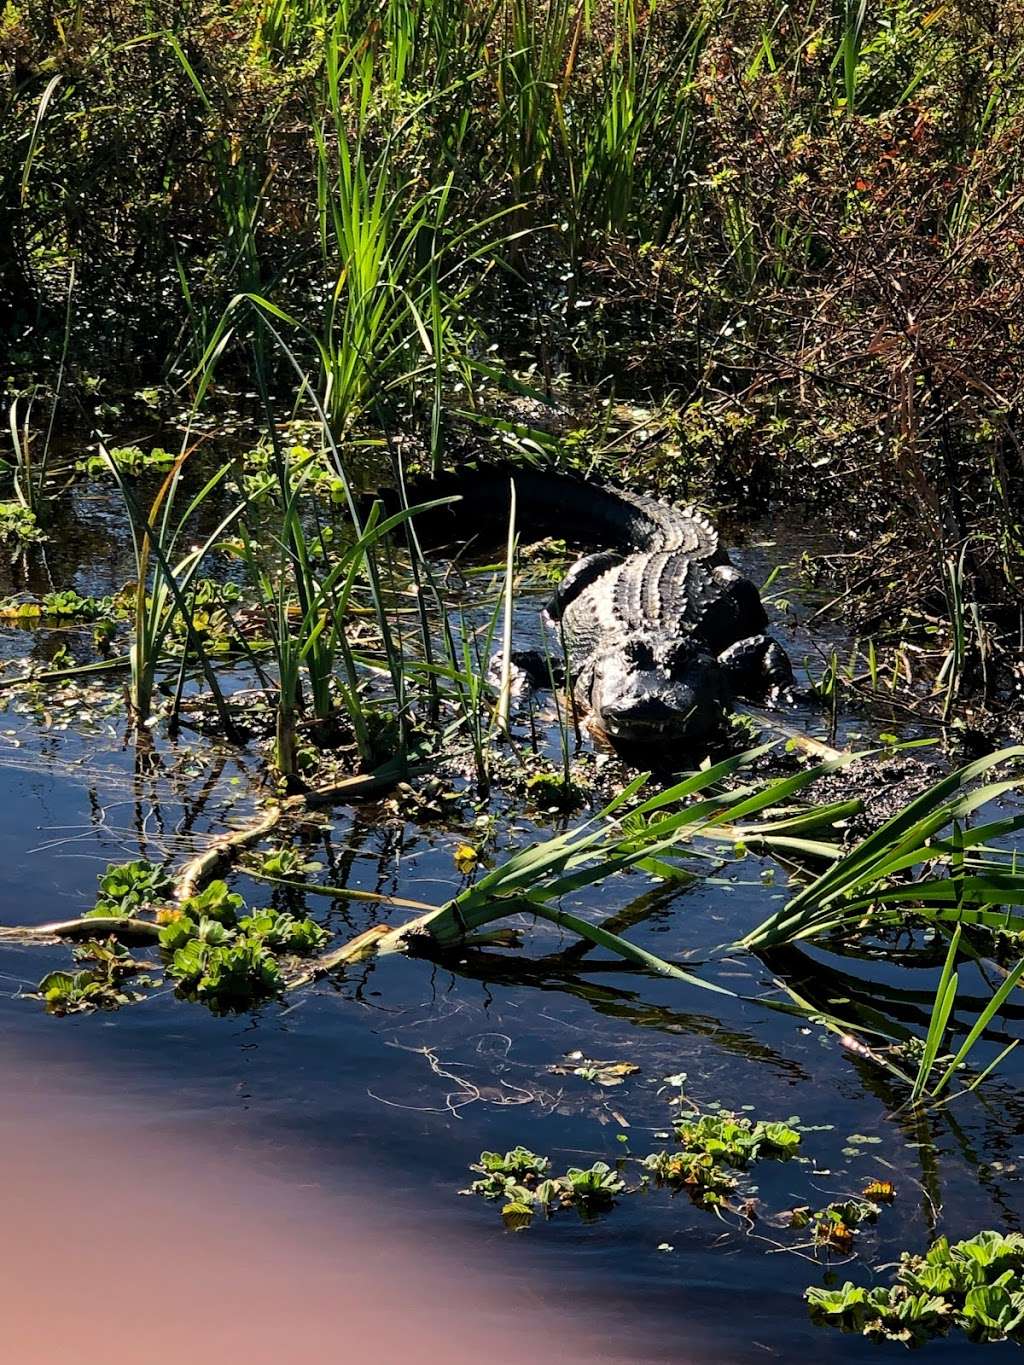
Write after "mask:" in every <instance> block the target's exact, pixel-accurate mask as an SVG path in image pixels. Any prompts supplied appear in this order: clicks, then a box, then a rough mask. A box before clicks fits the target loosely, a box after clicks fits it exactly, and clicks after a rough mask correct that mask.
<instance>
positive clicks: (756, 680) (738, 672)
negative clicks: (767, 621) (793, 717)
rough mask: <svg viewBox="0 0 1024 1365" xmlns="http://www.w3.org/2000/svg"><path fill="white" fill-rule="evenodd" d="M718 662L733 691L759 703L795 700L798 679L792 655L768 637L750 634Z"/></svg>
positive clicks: (723, 654)
mask: <svg viewBox="0 0 1024 1365" xmlns="http://www.w3.org/2000/svg"><path fill="white" fill-rule="evenodd" d="M718 662H719V663H720V664H721V665H722V667H723V668H724V669H725V673H726V677H727V678H728V679H729V683H730V685H731V687H732V690H733V691H734V692H735V693H736V694H737V695H738V696H741V697H750V698H751V699H753V700H757V699H760V698H763V697H767V698H768V699H769V700H770V701H780V700H782V701H792V700H793V688H794V686H795V685H796V679H795V678H794V677H793V667H792V665H791V664H790V662H789V655H788V654H787V653H786V651H785V650H784V649H783V648H782V646H781V645H780V644H777V643H776V641H775V640H772V639H770V638H769V637H768V636H767V635H748V636H747V638H746V639H744V640H737V641H736V643H735V644H733V645H730V646H729V648H728V649H723V650H722V652H721V654H719V656H718Z"/></svg>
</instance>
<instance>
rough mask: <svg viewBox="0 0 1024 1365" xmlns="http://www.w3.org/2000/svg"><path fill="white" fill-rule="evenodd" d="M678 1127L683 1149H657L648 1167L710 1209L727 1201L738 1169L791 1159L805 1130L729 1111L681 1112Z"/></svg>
mask: <svg viewBox="0 0 1024 1365" xmlns="http://www.w3.org/2000/svg"><path fill="white" fill-rule="evenodd" d="M674 1128H675V1136H676V1140H677V1142H678V1143H679V1147H680V1150H679V1151H670V1150H666V1149H662V1150H660V1151H657V1152H652V1153H651V1154H650V1155H649V1156H647V1157H645V1158H644V1161H643V1165H644V1168H645V1170H647V1171H650V1172H651V1173H652V1174H653V1175H654V1177H655V1179H656V1180H657V1181H658V1182H659V1183H660V1184H664V1185H668V1186H670V1187H672V1188H674V1189H685V1190H686V1191H687V1192H688V1193H689V1194H690V1196H691V1197H692V1198H693V1200H694V1202H695V1203H697V1204H700V1205H702V1206H703V1207H705V1208H714V1207H716V1206H721V1205H724V1204H725V1203H727V1201H728V1198H729V1196H730V1195H731V1194H732V1193H733V1191H734V1190H735V1189H736V1188H737V1186H738V1184H739V1181H738V1179H737V1176H736V1172H738V1171H747V1170H749V1169H750V1167H751V1166H752V1165H754V1163H755V1162H757V1161H762V1160H766V1159H769V1160H786V1159H787V1158H788V1157H790V1156H792V1155H794V1154H795V1152H796V1151H797V1149H798V1148H799V1146H800V1134H799V1133H798V1132H797V1131H796V1129H795V1128H790V1127H789V1126H788V1125H787V1124H784V1123H765V1122H762V1121H761V1120H756V1121H755V1120H753V1119H751V1118H748V1117H747V1116H746V1115H736V1114H730V1113H727V1112H718V1113H701V1112H700V1111H695V1112H693V1113H687V1114H680V1115H679V1116H678V1117H677V1118H676V1120H675V1124H674Z"/></svg>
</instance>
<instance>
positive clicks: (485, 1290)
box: [0, 1062, 635, 1365]
mask: <svg viewBox="0 0 1024 1365" xmlns="http://www.w3.org/2000/svg"><path fill="white" fill-rule="evenodd" d="M64 1080H65V1081H66V1082H70V1084H62V1080H61V1077H60V1076H59V1075H58V1074H55V1072H54V1071H53V1069H51V1068H49V1067H47V1066H46V1065H45V1063H42V1062H40V1063H37V1064H36V1066H34V1067H32V1073H31V1080H29V1081H26V1071H25V1069H23V1067H21V1066H18V1067H17V1069H16V1070H15V1067H14V1065H13V1064H11V1063H10V1062H8V1063H6V1064H4V1065H2V1066H0V1086H2V1087H3V1088H2V1091H0V1093H2V1095H3V1097H4V1098H3V1101H2V1107H0V1143H2V1146H0V1151H2V1152H3V1163H4V1171H5V1173H6V1174H5V1179H4V1214H3V1231H4V1247H5V1255H4V1267H3V1276H2V1288H0V1324H2V1326H0V1340H2V1342H3V1359H4V1361H9V1362H11V1365H58V1362H59V1365H86V1362H89V1363H90V1365H91V1362H94V1361H103V1362H104V1365H143V1363H144V1365H181V1362H183V1361H186V1362H187V1361H191V1360H197V1361H199V1360H202V1361H217V1362H223V1365H264V1362H266V1365H270V1362H274V1365H290V1362H293V1361H298V1360H301V1359H304V1358H306V1357H308V1358H310V1359H313V1360H316V1361H320V1362H325V1363H330V1365H333V1362H359V1361H382V1362H391V1361H401V1362H403V1365H420V1363H422V1365H429V1363H431V1362H435V1361H437V1362H441V1361H443V1362H446V1365H453V1363H457V1362H462V1361H467V1362H468V1361H472V1362H474V1365H479V1362H480V1361H481V1360H483V1361H487V1362H515V1361H530V1362H545V1361H556V1360H557V1361H558V1362H560V1365H570V1362H575V1361H608V1360H625V1359H628V1358H629V1355H628V1351H623V1352H622V1353H621V1354H620V1352H619V1351H618V1350H616V1349H614V1348H611V1349H609V1345H608V1342H607V1340H606V1341H605V1342H600V1341H599V1340H595V1336H596V1334H597V1328H596V1325H594V1324H593V1322H592V1326H591V1327H590V1328H589V1329H584V1328H581V1325H580V1324H579V1323H578V1322H577V1321H576V1320H575V1319H574V1317H573V1316H572V1313H571V1311H570V1310H568V1309H567V1310H565V1311H563V1310H562V1309H560V1308H559V1307H558V1306H556V1305H553V1304H551V1303H550V1302H549V1303H547V1304H545V1303H543V1302H541V1301H540V1299H539V1296H538V1298H534V1297H533V1296H532V1295H531V1293H530V1292H529V1291H528V1290H527V1289H526V1288H525V1286H524V1282H523V1279H522V1278H521V1277H520V1276H521V1275H522V1273H523V1271H522V1268H520V1274H519V1275H517V1276H516V1278H515V1279H514V1280H513V1281H512V1282H506V1283H505V1285H504V1287H503V1284H502V1278H501V1273H500V1265H499V1260H500V1253H501V1250H502V1249H501V1248H500V1246H499V1247H496V1248H494V1249H493V1250H494V1251H495V1252H496V1253H497V1255H495V1256H491V1249H490V1248H489V1247H488V1246H487V1245H481V1239H480V1237H479V1230H477V1237H476V1240H475V1241H470V1239H469V1238H468V1237H467V1240H466V1242H465V1243H464V1245H462V1246H461V1247H460V1246H458V1245H452V1244H447V1245H446V1244H444V1243H442V1242H441V1241H440V1240H439V1239H438V1237H437V1236H436V1235H432V1231H431V1227H430V1225H429V1223H428V1221H427V1220H426V1218H425V1217H423V1218H418V1217H417V1216H416V1214H415V1212H414V1211H412V1210H409V1209H407V1208H406V1209H401V1208H400V1209H397V1210H395V1209H393V1208H389V1201H388V1199H387V1197H386V1190H383V1191H382V1195H383V1197H382V1199H381V1200H380V1202H379V1204H378V1203H377V1202H376V1201H375V1200H374V1199H373V1197H372V1190H371V1189H369V1188H368V1187H367V1185H366V1184H365V1183H364V1185H363V1186H362V1187H361V1190H360V1192H358V1193H356V1194H346V1193H345V1192H343V1191H340V1192H339V1190H337V1189H332V1188H330V1187H328V1188H319V1187H318V1186H316V1185H311V1184H304V1183H302V1182H303V1181H309V1180H314V1181H315V1179H316V1163H315V1160H312V1159H309V1158H303V1155H302V1154H301V1153H299V1152H294V1151H293V1152H288V1151H287V1150H285V1151H284V1152H283V1153H282V1154H281V1155H280V1156H279V1157H276V1156H271V1157H269V1158H268V1156H267V1154H266V1153H264V1152H261V1151H260V1150H259V1149H258V1148H247V1147H246V1145H245V1142H244V1138H243V1141H242V1143H240V1144H239V1145H235V1138H234V1137H231V1136H229V1135H228V1134H227V1133H225V1131H224V1130H223V1129H221V1128H219V1127H218V1128H211V1127H210V1126H209V1123H208V1121H207V1122H206V1123H204V1116H203V1115H202V1114H201V1113H196V1112H193V1113H192V1114H191V1115H184V1114H183V1115H181V1117H180V1118H175V1119H174V1120H173V1121H167V1120H166V1118H165V1117H163V1116H161V1118H160V1119H159V1120H157V1121H154V1120H153V1119H152V1117H151V1115H150V1114H149V1111H148V1109H146V1108H145V1107H144V1106H143V1105H142V1103H141V1101H140V1102H139V1103H138V1105H137V1107H133V1105H132V1102H131V1101H126V1100H125V1098H124V1096H123V1094H122V1095H120V1096H118V1095H117V1094H116V1093H111V1094H109V1095H104V1094H103V1090H102V1083H101V1084H100V1087H99V1089H98V1090H97V1091H96V1092H95V1093H92V1094H90V1092H89V1078H87V1077H86V1076H84V1075H83V1074H82V1073H80V1072H79V1073H76V1074H75V1075H74V1076H73V1077H72V1076H71V1075H70V1074H68V1075H66V1076H65V1078H64ZM70 1090H73V1091H75V1092H77V1094H73V1095H72V1094H69V1091H70ZM168 1098H169V1100H170V1103H171V1104H172V1105H173V1096H171V1097H168ZM204 1127H205V1131H206V1133H207V1134H208V1136H204ZM236 1136H237V1134H236ZM489 1257H490V1260H491V1263H490V1264H488V1261H489ZM548 1288H549V1289H550V1290H552V1291H553V1292H554V1293H557V1286H548ZM634 1359H635V1357H634Z"/></svg>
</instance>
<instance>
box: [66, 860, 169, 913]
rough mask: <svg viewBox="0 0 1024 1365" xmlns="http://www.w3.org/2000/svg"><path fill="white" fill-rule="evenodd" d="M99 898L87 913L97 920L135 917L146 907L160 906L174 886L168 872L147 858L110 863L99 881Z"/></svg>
mask: <svg viewBox="0 0 1024 1365" xmlns="http://www.w3.org/2000/svg"><path fill="white" fill-rule="evenodd" d="M99 884H100V887H99V892H100V893H99V896H98V897H97V900H96V904H95V906H94V907H93V909H92V910H90V911H88V912H87V913H88V914H89V915H91V916H96V917H97V918H103V917H106V916H120V915H132V914H134V913H135V911H136V910H139V909H141V908H142V907H144V906H151V905H156V904H159V902H160V901H162V900H164V899H166V897H167V896H168V895H169V894H170V891H171V889H172V887H173V885H174V883H173V882H172V880H171V878H170V876H169V875H168V874H167V872H166V870H165V869H164V868H162V867H158V866H157V865H156V864H155V863H151V862H149V861H148V860H147V859H145V858H139V859H137V860H136V861H135V862H131V863H111V864H110V865H109V867H108V868H107V870H106V871H105V872H103V873H102V874H101V875H100V878H99Z"/></svg>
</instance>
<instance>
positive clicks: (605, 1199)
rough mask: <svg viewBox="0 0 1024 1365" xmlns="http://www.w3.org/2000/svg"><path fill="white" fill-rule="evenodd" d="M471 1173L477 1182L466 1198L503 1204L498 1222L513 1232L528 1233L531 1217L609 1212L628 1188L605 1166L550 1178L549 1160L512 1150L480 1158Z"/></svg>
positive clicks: (572, 1169) (576, 1168)
mask: <svg viewBox="0 0 1024 1365" xmlns="http://www.w3.org/2000/svg"><path fill="white" fill-rule="evenodd" d="M470 1170H472V1171H477V1172H478V1173H479V1178H478V1179H476V1180H474V1181H473V1183H472V1185H470V1187H469V1189H468V1190H466V1191H464V1193H466V1194H478V1195H481V1196H482V1197H483V1198H484V1199H500V1200H502V1201H503V1204H502V1210H501V1213H502V1219H503V1220H504V1222H505V1225H506V1227H508V1228H510V1229H513V1230H515V1231H519V1230H521V1229H522V1228H524V1227H527V1226H528V1225H529V1223H530V1221H531V1220H532V1218H533V1216H534V1214H535V1213H544V1214H547V1215H550V1214H552V1213H554V1212H555V1211H556V1210H557V1209H567V1208H574V1209H576V1211H577V1212H578V1213H579V1215H580V1217H582V1218H585V1219H586V1218H591V1217H593V1216H594V1215H595V1214H597V1213H599V1212H601V1211H603V1210H606V1209H609V1208H610V1207H611V1206H612V1204H613V1203H614V1202H615V1198H616V1196H617V1195H619V1194H621V1193H622V1192H623V1190H624V1189H625V1188H626V1182H625V1181H624V1180H623V1179H622V1176H621V1174H620V1173H619V1171H618V1170H616V1169H613V1168H612V1167H611V1166H609V1165H608V1164H607V1162H604V1161H595V1162H594V1164H593V1165H592V1166H587V1167H581V1166H570V1167H569V1168H568V1170H567V1171H565V1173H564V1174H563V1175H560V1176H553V1175H551V1174H550V1172H551V1162H550V1160H549V1159H548V1158H547V1157H544V1156H538V1155H537V1154H536V1153H535V1152H531V1151H530V1150H529V1149H528V1148H526V1147H513V1148H512V1150H511V1151H509V1152H506V1153H505V1154H504V1155H502V1154H501V1153H500V1152H481V1153H480V1159H479V1161H477V1162H475V1163H474V1164H473V1165H472V1166H471V1167H470Z"/></svg>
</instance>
